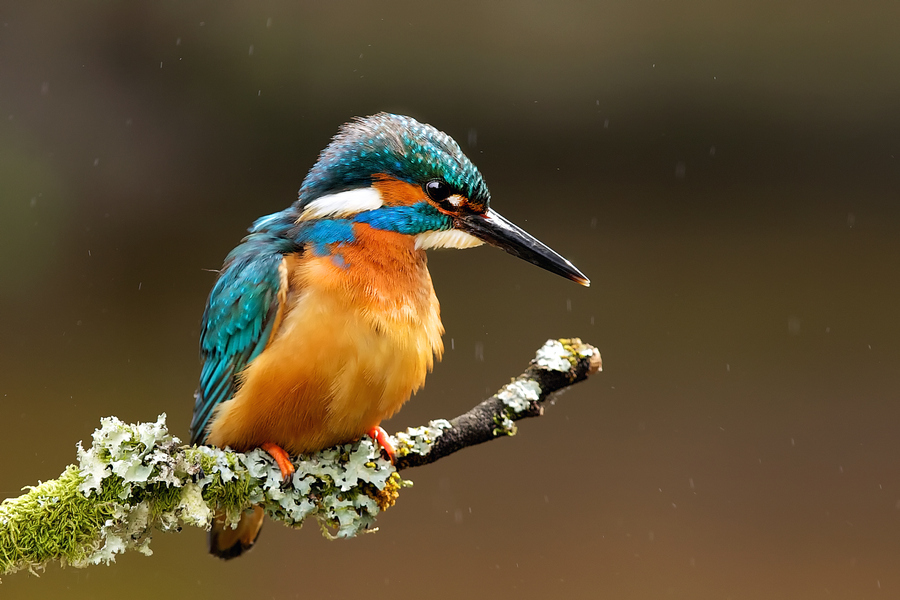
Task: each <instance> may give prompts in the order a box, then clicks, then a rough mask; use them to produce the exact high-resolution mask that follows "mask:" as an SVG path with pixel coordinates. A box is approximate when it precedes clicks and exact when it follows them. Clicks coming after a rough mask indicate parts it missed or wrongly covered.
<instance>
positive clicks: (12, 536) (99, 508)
mask: <svg viewBox="0 0 900 600" xmlns="http://www.w3.org/2000/svg"><path fill="white" fill-rule="evenodd" d="M82 480H83V479H82V477H81V475H80V474H79V472H78V469H77V468H76V467H74V466H70V467H68V468H67V469H66V470H65V471H64V472H63V473H62V475H60V477H59V479H55V480H52V481H47V482H45V483H42V484H40V485H37V486H34V487H31V488H28V490H29V491H28V492H27V493H26V494H24V495H22V496H19V497H18V498H11V499H9V500H5V501H4V502H3V503H2V504H0V525H2V527H0V572H2V573H12V572H15V571H17V570H19V569H23V568H27V569H29V570H34V569H40V568H43V567H44V565H46V563H47V562H49V561H51V560H59V561H61V562H63V563H64V564H65V563H76V564H77V563H80V562H82V561H83V560H84V559H85V558H86V557H87V556H88V555H90V554H91V553H92V552H93V551H94V550H96V548H97V546H98V545H99V543H100V532H101V528H102V527H103V525H104V523H105V522H106V521H107V520H108V519H110V518H112V516H113V514H114V512H115V506H116V502H115V498H116V496H117V495H118V493H119V492H120V491H121V489H120V488H119V487H118V486H116V485H113V484H111V485H109V486H104V489H103V490H101V492H100V494H99V495H98V496H96V497H92V498H86V497H85V496H84V494H82V493H81V492H79V491H78V486H79V485H80V484H81V483H82ZM111 483H112V482H111Z"/></svg>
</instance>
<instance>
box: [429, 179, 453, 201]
mask: <svg viewBox="0 0 900 600" xmlns="http://www.w3.org/2000/svg"><path fill="white" fill-rule="evenodd" d="M425 193H426V194H428V197H429V198H431V199H432V200H434V201H435V202H443V201H444V200H446V199H447V198H449V197H450V194H452V193H453V190H451V189H450V186H449V185H447V184H446V183H444V182H443V181H441V180H440V179H432V180H431V181H429V182H428V183H426V184H425Z"/></svg>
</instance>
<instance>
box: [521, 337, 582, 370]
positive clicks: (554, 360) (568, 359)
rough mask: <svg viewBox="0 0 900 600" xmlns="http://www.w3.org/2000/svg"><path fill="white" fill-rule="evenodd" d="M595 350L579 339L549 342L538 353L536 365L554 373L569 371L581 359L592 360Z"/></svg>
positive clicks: (535, 360) (562, 339)
mask: <svg viewBox="0 0 900 600" xmlns="http://www.w3.org/2000/svg"><path fill="white" fill-rule="evenodd" d="M594 352H595V349H594V348H593V347H592V346H590V345H588V344H585V343H583V342H582V341H581V340H580V339H579V338H561V339H558V340H547V342H546V343H545V344H544V345H543V346H542V347H541V348H540V350H538V351H537V354H536V355H535V357H534V363H535V364H537V365H538V366H540V367H544V368H545V369H550V370H552V371H568V370H569V369H571V368H572V367H573V366H575V363H576V362H577V361H578V359H580V358H590V357H591V356H593V355H594Z"/></svg>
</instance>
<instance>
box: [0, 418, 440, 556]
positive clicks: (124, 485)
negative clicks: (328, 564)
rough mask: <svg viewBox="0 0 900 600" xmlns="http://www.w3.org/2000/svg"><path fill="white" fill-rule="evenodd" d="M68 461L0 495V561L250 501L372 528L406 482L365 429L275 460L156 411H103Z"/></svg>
mask: <svg viewBox="0 0 900 600" xmlns="http://www.w3.org/2000/svg"><path fill="white" fill-rule="evenodd" d="M447 427H449V423H447V422H446V421H436V422H432V423H431V424H430V425H429V427H426V428H416V429H415V430H410V431H409V432H407V433H405V434H401V435H402V436H403V437H401V438H400V441H399V443H398V445H399V446H400V447H402V448H404V450H405V451H406V453H409V452H414V451H417V450H419V449H427V448H429V447H430V445H429V444H430V443H433V440H434V438H436V437H437V436H438V435H440V433H441V432H442V431H443V429H444V428H447ZM92 437H93V443H92V444H91V447H90V448H88V449H84V448H83V447H82V446H81V444H78V466H77V467H75V466H71V467H69V468H68V469H66V471H65V472H64V473H63V474H62V475H61V476H60V478H59V479H57V480H54V481H48V482H46V483H44V484H41V485H38V486H35V487H32V488H29V491H28V493H26V494H25V495H23V496H20V497H18V498H12V499H9V500H5V501H4V502H3V503H2V504H0V573H12V572H15V571H17V570H20V569H29V570H32V571H34V570H35V569H40V568H43V567H44V566H45V565H46V564H47V563H48V562H50V561H52V560H58V561H60V562H61V563H62V564H64V565H65V564H68V565H72V566H76V567H84V566H87V565H91V564H100V563H104V564H109V563H111V562H114V561H115V558H116V555H117V554H121V553H122V552H125V551H126V550H137V551H139V552H142V553H144V554H150V553H151V550H150V547H149V544H150V540H151V535H152V533H153V531H154V530H160V531H171V530H179V529H180V528H181V527H183V526H185V525H191V526H196V527H204V528H208V527H209V526H210V523H211V522H212V519H213V516H214V514H215V513H217V512H219V513H223V514H224V515H225V517H226V521H227V522H228V523H230V524H232V525H233V524H236V523H237V521H238V519H239V518H240V515H241V513H242V512H243V511H244V510H245V509H247V508H249V507H250V506H253V505H254V504H260V505H262V506H263V507H264V508H265V510H266V513H267V514H268V515H269V516H271V517H273V518H275V519H277V520H280V521H282V522H284V523H286V524H288V525H290V526H292V527H299V526H300V525H301V524H302V523H303V521H304V519H306V518H308V517H314V518H315V519H316V520H317V521H318V522H319V523H320V524H321V526H322V528H323V531H324V532H325V534H326V535H327V536H328V537H332V538H335V537H337V538H343V537H352V536H354V535H357V534H359V533H361V532H364V531H371V530H373V524H374V522H375V517H376V516H377V515H378V514H379V512H381V511H382V510H384V509H385V508H387V507H389V506H391V505H392V504H393V503H394V500H396V498H397V492H398V490H399V489H400V488H401V487H403V486H404V485H411V484H410V483H409V482H404V481H403V480H402V479H400V477H399V475H397V473H396V470H395V469H394V466H393V465H392V464H391V462H390V461H389V460H387V459H385V458H383V457H382V455H381V450H380V449H379V448H378V447H377V446H376V445H375V444H374V443H373V442H372V440H370V439H368V438H363V439H362V440H360V441H359V442H356V443H353V444H344V445H342V446H337V447H335V448H329V449H327V450H323V451H321V452H319V453H316V454H313V455H309V456H303V457H300V458H299V459H297V460H295V463H294V464H295V466H296V467H297V471H296V473H295V474H294V475H293V478H292V480H291V482H290V485H286V486H283V485H282V478H281V472H280V471H279V469H278V467H277V465H276V464H275V462H274V461H273V460H272V459H271V457H270V456H269V455H268V454H266V453H265V452H263V451H262V450H254V451H252V452H248V453H246V454H240V453H236V452H231V451H228V450H220V449H217V448H210V447H206V446H199V447H197V446H195V447H186V446H182V445H181V442H180V440H179V439H178V438H176V437H174V436H171V435H170V434H169V432H168V430H167V428H166V424H165V415H160V417H159V419H157V421H156V422H153V423H139V424H137V425H130V424H126V423H123V422H122V421H120V420H119V419H116V418H114V417H109V418H105V419H102V420H101V427H100V428H99V429H98V430H96V431H95V432H94V434H93V436H92Z"/></svg>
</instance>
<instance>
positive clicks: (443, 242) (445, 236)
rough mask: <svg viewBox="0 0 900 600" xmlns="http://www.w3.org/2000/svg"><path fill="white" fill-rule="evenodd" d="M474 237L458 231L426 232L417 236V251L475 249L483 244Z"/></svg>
mask: <svg viewBox="0 0 900 600" xmlns="http://www.w3.org/2000/svg"><path fill="white" fill-rule="evenodd" d="M483 243H484V242H482V241H481V240H479V239H478V238H477V237H475V236H474V235H469V234H468V233H466V232H465V231H460V230H458V229H448V230H446V231H426V232H425V233H420V234H419V235H417V236H416V249H417V250H428V249H429V248H458V249H463V248H474V247H475V246H480V245H481V244H483Z"/></svg>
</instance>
